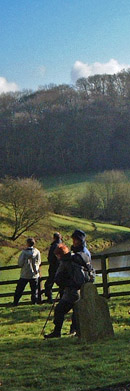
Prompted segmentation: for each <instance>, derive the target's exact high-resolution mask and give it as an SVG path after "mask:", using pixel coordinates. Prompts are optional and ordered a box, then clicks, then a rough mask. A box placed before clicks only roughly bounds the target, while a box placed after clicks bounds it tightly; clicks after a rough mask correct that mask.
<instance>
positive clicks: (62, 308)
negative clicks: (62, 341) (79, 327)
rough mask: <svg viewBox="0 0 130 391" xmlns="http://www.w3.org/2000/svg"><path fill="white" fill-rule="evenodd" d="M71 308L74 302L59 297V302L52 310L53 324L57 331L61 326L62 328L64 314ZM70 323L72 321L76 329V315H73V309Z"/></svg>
mask: <svg viewBox="0 0 130 391" xmlns="http://www.w3.org/2000/svg"><path fill="white" fill-rule="evenodd" d="M72 308H74V303H71V302H68V301H65V300H63V299H60V301H59V303H58V304H57V305H56V307H55V312H54V324H55V330H56V331H58V332H60V331H61V328H62V325H63V322H64V316H65V314H67V313H68V312H69V311H70V310H71V309H72ZM72 323H73V329H75V330H76V316H75V311H74V310H73V315H72Z"/></svg>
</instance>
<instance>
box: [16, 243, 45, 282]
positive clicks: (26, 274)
mask: <svg viewBox="0 0 130 391" xmlns="http://www.w3.org/2000/svg"><path fill="white" fill-rule="evenodd" d="M40 264H41V255H40V251H39V250H38V249H37V248H34V247H28V248H27V249H25V250H23V251H22V253H21V254H20V256H19V259H18V265H19V266H20V267H21V274H20V277H21V278H26V279H31V278H38V277H39V266H40Z"/></svg>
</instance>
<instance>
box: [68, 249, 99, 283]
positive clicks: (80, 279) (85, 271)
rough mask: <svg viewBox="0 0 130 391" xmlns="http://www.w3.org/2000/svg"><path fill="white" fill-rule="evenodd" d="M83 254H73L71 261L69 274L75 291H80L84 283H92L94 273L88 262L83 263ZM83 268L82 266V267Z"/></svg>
mask: <svg viewBox="0 0 130 391" xmlns="http://www.w3.org/2000/svg"><path fill="white" fill-rule="evenodd" d="M84 256H85V254H83V257H82V253H77V254H74V255H73V257H72V260H71V273H72V279H73V282H74V284H75V287H76V289H80V288H81V286H82V285H83V284H85V283H86V282H94V281H95V276H96V272H95V269H94V268H93V266H92V265H91V263H90V262H85V261H84V258H85V257H84ZM82 264H83V265H84V266H83V265H82Z"/></svg>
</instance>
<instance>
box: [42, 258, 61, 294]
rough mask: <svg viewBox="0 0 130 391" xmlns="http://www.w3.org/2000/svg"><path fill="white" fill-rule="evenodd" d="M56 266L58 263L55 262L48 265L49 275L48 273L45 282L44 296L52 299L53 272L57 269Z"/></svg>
mask: <svg viewBox="0 0 130 391" xmlns="http://www.w3.org/2000/svg"><path fill="white" fill-rule="evenodd" d="M58 266H59V264H56V263H52V264H50V266H49V270H48V274H49V275H48V277H47V280H46V282H45V296H47V297H48V299H52V287H53V284H54V279H55V274H56V271H57V269H58Z"/></svg>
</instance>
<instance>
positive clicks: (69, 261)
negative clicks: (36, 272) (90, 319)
mask: <svg viewBox="0 0 130 391" xmlns="http://www.w3.org/2000/svg"><path fill="white" fill-rule="evenodd" d="M55 255H56V256H57V258H58V260H59V262H60V264H59V267H58V269H57V272H56V274H55V282H56V284H57V285H58V286H59V288H60V289H61V290H62V296H61V298H60V300H59V302H58V304H57V305H56V307H55V309H54V325H55V327H54V330H53V331H52V333H50V334H45V335H44V338H58V337H60V336H61V329H62V325H63V322H64V316H65V314H67V313H68V312H69V311H70V310H71V309H74V305H75V303H76V302H77V301H78V300H79V298H80V288H81V286H82V284H84V283H85V282H88V281H90V277H89V267H90V262H89V257H88V255H87V254H84V258H82V257H81V256H75V254H71V252H70V251H69V249H68V247H67V246H66V245H65V244H59V245H58V246H57V248H56V249H55ZM73 316H74V320H73V322H74V325H75V328H76V331H77V327H76V317H75V314H74V315H73ZM73 316H72V318H73Z"/></svg>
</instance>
